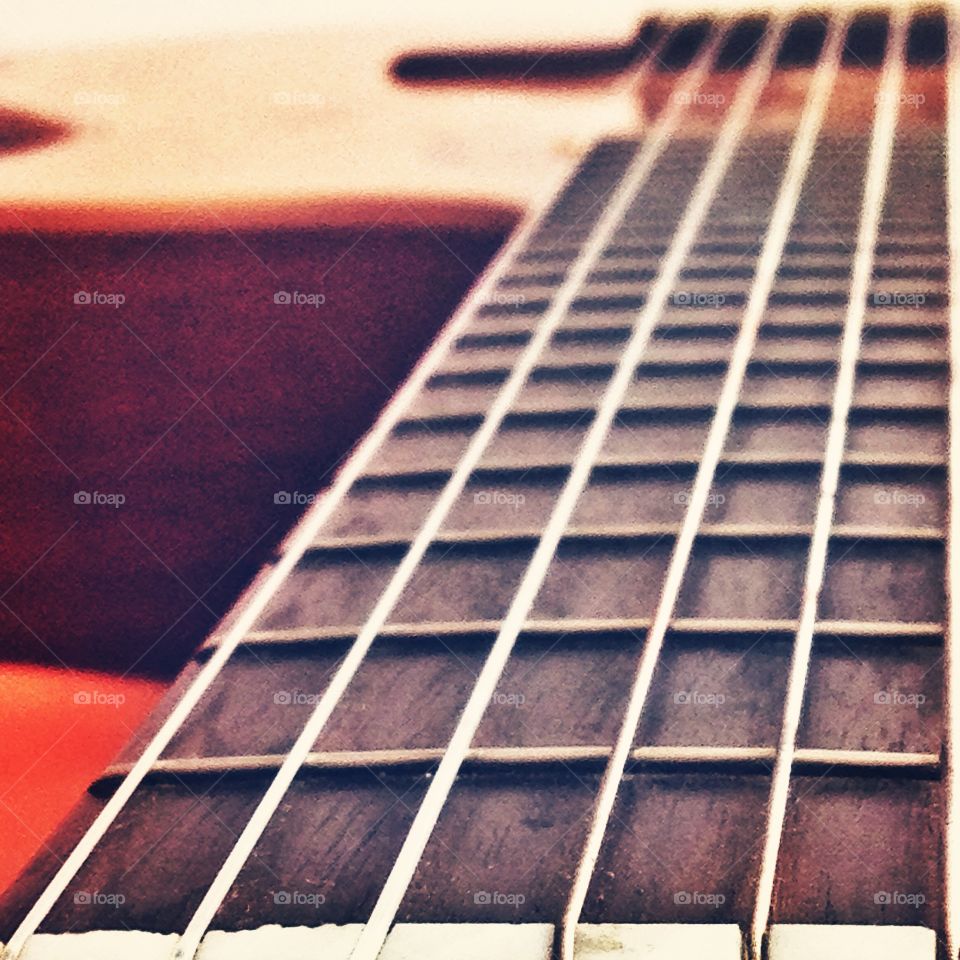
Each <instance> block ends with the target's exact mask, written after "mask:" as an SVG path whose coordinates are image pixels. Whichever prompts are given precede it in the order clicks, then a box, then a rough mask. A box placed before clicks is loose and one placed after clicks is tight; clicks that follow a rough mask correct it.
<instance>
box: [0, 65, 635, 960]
mask: <svg viewBox="0 0 960 960" xmlns="http://www.w3.org/2000/svg"><path fill="white" fill-rule="evenodd" d="M650 59H653V58H652V57H651V58H650ZM645 62H646V61H645ZM575 172H576V167H574V169H573V170H572V171H571V170H566V171H564V173H563V175H562V176H560V177H557V178H556V180H555V182H553V183H551V184H548V185H546V187H545V189H544V192H543V194H542V196H540V197H538V198H537V202H536V203H535V205H534V209H533V210H532V212H531V213H530V214H529V215H528V216H527V217H525V218H524V221H523V223H522V224H521V225H520V227H519V228H518V229H517V231H516V232H515V233H514V234H513V235H512V236H511V238H510V239H509V240H508V241H507V243H506V244H505V246H504V247H503V249H502V250H501V251H500V252H499V253H498V254H497V256H496V257H495V258H494V260H493V261H492V262H491V263H490V265H489V266H488V268H487V269H486V270H485V271H484V273H483V275H482V276H481V277H480V278H479V281H478V282H477V284H476V285H475V286H474V287H473V288H472V289H471V291H470V293H469V294H468V295H467V297H466V298H465V299H464V301H463V302H462V303H461V305H460V306H459V307H458V308H457V310H456V311H455V312H454V315H453V316H452V318H451V320H450V322H449V323H448V324H447V325H446V326H445V327H444V329H443V330H442V331H441V333H440V335H439V336H438V338H437V339H436V340H435V341H434V343H433V345H432V346H431V347H430V348H429V350H428V351H427V352H426V353H425V354H424V356H423V357H422V358H421V359H420V361H419V362H418V363H417V364H416V366H415V367H414V369H413V371H412V372H411V374H410V376H409V378H408V379H407V380H406V382H405V383H404V384H403V386H402V387H401V388H400V389H399V390H398V391H397V393H396V394H395V395H394V396H393V398H392V399H391V400H390V401H389V402H388V404H387V406H386V407H385V408H384V410H383V412H382V413H381V414H380V416H379V418H378V419H377V421H376V423H375V424H374V425H373V427H372V428H371V430H370V432H369V433H368V434H367V435H366V436H365V437H364V438H363V440H362V441H361V442H360V444H359V445H358V446H357V447H356V448H355V449H354V450H353V451H352V452H351V454H350V456H349V457H348V459H347V460H346V461H345V462H344V464H343V465H342V467H341V468H340V469H339V470H338V472H337V475H336V478H335V480H334V482H333V484H332V485H331V486H330V488H329V489H328V490H327V491H326V492H324V493H323V494H322V495H321V496H320V497H319V498H318V499H317V501H316V502H315V503H314V504H313V506H311V508H310V509H309V510H308V511H307V512H306V513H305V514H304V516H303V517H302V518H301V520H300V521H299V523H298V524H297V526H296V527H295V528H294V529H293V530H292V531H291V533H290V534H289V536H288V537H287V538H286V539H285V540H284V542H283V545H282V552H281V556H280V558H279V560H278V561H277V562H276V564H275V565H273V566H272V567H270V568H267V569H265V570H262V571H261V572H260V573H259V574H258V575H257V576H256V577H255V579H254V581H253V582H252V583H251V584H250V586H249V587H248V588H247V589H246V590H245V591H244V592H243V594H242V595H241V596H240V597H239V599H238V600H237V602H236V603H235V604H234V607H233V608H232V610H231V611H230V613H228V614H227V616H226V617H225V622H226V623H228V624H229V626H228V628H227V631H226V633H225V634H224V636H223V638H222V640H220V642H219V643H218V644H217V645H216V646H215V647H214V648H213V649H214V653H213V655H212V656H211V657H210V659H209V660H208V661H207V663H206V665H205V666H204V667H203V669H202V670H201V671H200V672H199V673H198V674H197V676H196V677H195V679H194V680H193V682H192V683H191V684H190V686H189V687H188V688H187V690H186V691H185V692H184V694H183V696H182V697H181V699H180V700H179V701H178V702H177V703H176V705H175V706H174V707H173V709H172V710H171V712H170V714H169V715H168V716H167V718H166V720H165V721H164V722H163V724H162V726H161V727H160V729H159V730H158V731H157V732H156V733H155V734H154V736H153V737H152V739H151V740H150V742H149V743H148V744H147V746H146V747H145V748H144V750H143V752H142V753H141V754H140V756H139V757H138V759H137V761H136V763H135V764H134V765H133V767H132V768H131V770H130V772H129V773H128V774H127V776H126V777H125V778H124V780H123V782H122V783H120V784H119V786H118V787H117V789H116V791H115V792H114V793H113V794H112V796H111V797H110V800H109V801H108V802H107V803H106V805H105V806H104V808H103V809H102V810H101V811H100V813H99V814H98V815H97V817H96V818H95V819H94V821H93V823H91V824H90V826H89V827H88V828H87V830H86V832H85V833H84V835H83V836H82V837H81V838H80V840H79V841H78V843H77V844H76V846H74V848H73V849H72V851H71V852H70V854H69V856H68V857H67V858H66V860H64V862H63V863H62V864H61V866H60V868H59V869H58V870H57V872H56V874H54V876H53V877H52V879H51V880H50V882H49V883H48V884H47V886H46V888H45V889H44V891H43V893H42V894H41V895H40V896H39V897H38V898H37V900H36V902H35V903H34V904H33V906H32V907H31V909H30V911H29V912H28V913H27V914H26V916H25V917H24V918H23V920H22V921H21V922H20V925H19V926H18V927H17V929H16V930H15V931H14V933H13V935H12V936H11V938H10V940H9V941H8V942H7V944H6V946H5V947H4V949H3V952H2V956H3V958H4V960H17V958H18V957H19V955H20V953H21V952H22V951H23V949H24V947H25V946H26V943H27V941H28V940H29V938H30V937H31V936H32V935H33V934H34V933H35V932H36V931H37V929H38V928H39V926H40V924H41V923H42V922H43V920H44V919H45V918H46V916H47V914H48V913H49V912H50V910H51V909H52V908H53V906H54V904H55V903H56V902H57V900H58V899H59V898H60V896H61V895H62V894H63V892H64V891H65V890H66V888H67V886H68V885H69V884H70V882H71V881H72V880H73V878H74V877H75V876H76V874H77V872H78V871H79V870H80V868H81V867H82V866H83V864H84V863H85V862H86V860H87V858H88V857H89V856H90V853H91V852H92V851H93V849H94V847H96V845H97V844H98V843H99V842H100V840H101V839H102V838H103V836H104V835H105V834H106V832H107V830H108V829H109V828H110V826H111V824H112V823H113V822H114V820H115V819H116V818H117V816H118V815H119V814H120V812H121V811H122V810H123V808H124V807H125V806H126V804H127V801H128V800H129V799H130V797H131V796H132V795H133V793H134V791H135V790H136V789H137V787H138V786H139V785H140V783H141V782H142V780H143V778H144V776H145V775H146V774H147V773H148V772H149V770H150V769H151V768H152V766H153V764H154V763H155V762H156V761H157V760H158V759H159V757H160V756H161V754H162V753H163V751H164V750H165V749H166V747H167V745H168V744H169V743H170V741H171V740H172V739H173V737H174V736H175V735H176V734H177V732H178V731H179V730H180V728H181V727H182V726H183V724H184V723H185V722H186V720H187V718H188V717H189V715H190V713H191V712H192V711H193V709H194V708H195V707H196V706H197V704H198V703H199V701H200V699H201V697H202V696H203V694H204V693H205V692H206V691H207V689H208V688H209V687H210V685H211V684H212V683H213V681H214V680H215V679H216V677H217V676H218V674H219V673H220V671H221V670H222V669H223V667H224V665H225V664H226V662H227V660H229V658H230V656H231V655H232V654H233V652H234V651H235V650H236V648H237V647H238V646H239V645H240V644H241V643H242V642H243V640H244V638H245V636H246V635H247V633H248V632H249V631H250V630H251V628H252V627H253V625H254V623H256V621H257V618H258V617H259V616H260V615H261V613H262V612H263V610H264V608H265V607H266V605H267V604H268V603H269V602H270V600H271V598H272V597H273V595H274V594H275V593H276V591H277V590H278V589H279V588H280V586H281V585H282V583H283V581H284V580H285V579H286V577H287V575H288V574H289V573H290V572H291V571H292V570H293V568H294V567H295V566H296V564H297V563H298V562H299V561H300V558H301V557H302V556H303V555H304V553H305V552H306V551H307V550H308V549H309V547H310V544H311V543H312V542H313V541H314V540H315V539H316V537H317V534H318V532H319V531H320V529H321V528H322V527H323V525H324V524H325V523H326V522H327V520H328V519H329V518H330V516H331V515H332V513H333V511H334V510H335V509H336V508H337V507H338V506H339V504H340V502H341V500H342V499H343V498H344V496H345V495H346V493H347V492H348V491H349V490H350V488H351V487H353V485H354V483H355V482H356V480H357V479H358V478H359V477H360V476H361V475H362V474H363V473H364V470H365V468H366V466H367V464H368V463H369V462H370V461H371V460H372V459H373V457H374V455H375V454H376V452H377V451H378V450H379V449H380V447H381V446H382V445H383V443H384V442H385V441H386V440H387V438H388V437H389V435H390V432H391V431H392V430H393V429H394V427H395V426H396V425H397V423H399V422H400V421H401V420H402V419H403V417H404V415H405V412H406V410H407V408H408V407H410V406H411V404H412V403H413V401H414V400H415V399H416V398H417V397H418V395H419V394H420V392H421V391H422V389H423V387H424V386H425V385H426V383H427V381H428V380H429V379H430V377H431V376H433V374H434V373H435V372H436V370H437V369H438V368H439V367H440V365H441V364H442V362H443V360H444V358H445V357H446V355H447V354H448V353H449V352H450V350H451V348H452V347H453V346H454V344H455V343H456V341H457V339H458V338H459V337H460V336H462V335H463V334H464V333H465V332H466V331H467V330H468V329H469V328H470V325H471V323H472V321H473V319H474V316H475V313H476V310H477V309H478V308H479V307H480V306H482V305H483V304H484V303H485V302H486V301H487V300H489V298H490V296H491V294H492V293H493V292H494V290H495V288H496V285H497V283H498V282H499V280H500V277H501V276H502V275H503V274H505V273H506V272H507V271H508V269H509V268H510V267H511V265H512V264H513V262H514V260H515V259H516V257H517V255H518V254H519V253H521V252H522V251H523V250H524V249H525V248H526V246H527V244H528V243H529V241H530V239H531V238H532V237H533V236H534V234H535V233H536V231H537V229H538V228H539V226H540V224H541V222H542V221H543V220H544V218H545V217H546V216H547V215H548V214H549V212H550V211H551V210H552V208H553V205H554V203H555V201H556V198H557V196H558V195H559V194H560V192H561V191H562V189H563V188H564V186H565V185H567V184H568V183H569V182H570V181H571V178H572V176H573V175H574V174H575Z"/></svg>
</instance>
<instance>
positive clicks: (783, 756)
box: [749, 11, 908, 960]
mask: <svg viewBox="0 0 960 960" xmlns="http://www.w3.org/2000/svg"><path fill="white" fill-rule="evenodd" d="M907 26H908V18H907V16H906V14H905V13H904V12H903V11H898V12H896V13H895V14H894V15H893V17H892V22H891V26H890V32H889V35H888V39H887V50H886V57H885V60H884V65H883V72H882V75H881V78H880V83H879V87H878V89H877V94H876V106H875V109H874V119H873V129H872V132H871V137H870V148H869V156H868V160H867V170H866V179H865V183H864V187H863V201H862V207H861V212H860V223H859V229H858V236H857V247H856V252H855V254H854V262H853V273H852V276H851V280H850V290H849V299H848V301H847V311H846V317H845V319H844V330H843V339H842V342H841V346H840V366H839V369H838V371H837V381H836V385H835V387H834V399H833V412H832V414H831V418H830V426H829V428H828V433H827V442H826V449H825V456H824V463H823V471H822V473H821V477H820V492H819V497H818V502H817V512H816V519H815V521H814V527H813V536H812V537H811V540H810V550H809V554H808V559H807V567H806V572H805V576H804V584H803V594H802V598H801V604H800V618H799V623H798V627H797V635H796V638H795V641H794V649H793V656H792V659H791V663H790V671H789V678H788V681H787V695H786V699H785V702H784V708H783V719H782V722H781V728H780V743H779V747H778V749H777V759H776V761H775V763H774V768H773V778H772V783H771V788H770V799H769V803H768V809H767V819H766V827H767V828H766V836H765V841H764V846H763V853H762V859H761V867H760V873H759V877H758V880H757V894H756V901H755V904H754V910H753V916H752V918H751V923H750V943H749V947H750V951H751V957H752V958H753V960H760V958H761V950H762V946H763V938H764V936H765V933H766V930H767V925H768V922H769V919H770V909H771V904H772V900H773V884H774V880H775V877H776V869H777V859H778V856H779V851H780V841H781V837H782V835H783V824H784V819H785V816H786V807H787V798H788V795H789V791H790V774H791V769H792V766H793V757H794V753H795V751H796V740H797V730H798V728H799V725H800V717H801V711H802V709H803V696H804V689H805V687H806V681H807V673H808V670H809V665H810V656H811V652H812V648H813V635H814V627H815V624H816V618H817V607H818V604H819V599H820V592H821V589H822V587H823V583H824V577H825V574H826V566H827V552H828V548H829V544H830V531H831V527H832V525H833V514H834V509H835V501H836V495H837V487H838V485H839V481H840V468H841V465H842V463H843V454H844V448H845V446H846V438H847V425H848V420H849V415H850V407H851V405H852V403H853V391H854V385H855V382H856V374H857V361H858V358H859V355H860V340H861V337H862V334H863V325H864V319H865V316H866V310H867V295H868V292H869V289H870V283H871V280H872V275H873V260H874V250H875V247H876V242H877V236H878V231H879V227H880V217H881V213H882V210H883V203H884V198H885V196H886V191H887V182H888V179H889V173H890V165H891V159H892V155H893V146H894V137H895V134H896V129H897V114H898V104H899V102H900V91H901V86H902V82H903V73H904V54H905V48H906V36H907Z"/></svg>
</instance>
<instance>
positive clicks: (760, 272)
mask: <svg viewBox="0 0 960 960" xmlns="http://www.w3.org/2000/svg"><path fill="white" fill-rule="evenodd" d="M845 34H846V19H845V18H841V17H838V18H837V19H835V20H833V21H832V22H831V26H830V33H829V35H828V36H827V38H826V42H825V44H824V48H823V53H822V55H821V58H820V63H819V64H818V66H817V70H816V72H815V74H814V76H813V79H812V80H811V81H810V88H809V91H808V95H807V102H806V105H805V107H804V110H803V114H802V116H801V119H800V125H799V127H798V129H797V134H796V137H795V138H794V141H793V145H792V147H791V152H790V157H789V160H788V163H787V168H786V170H785V171H784V177H783V182H782V184H781V186H780V190H779V191H778V195H777V199H776V202H775V206H774V209H773V212H772V215H771V219H770V224H769V227H768V229H767V235H766V237H765V239H764V243H763V248H762V251H761V254H760V258H759V261H758V264H757V272H756V274H755V276H754V280H753V284H752V286H751V290H750V296H749V299H748V301H747V306H746V309H745V311H744V315H743V319H742V322H741V328H740V333H739V334H738V336H737V341H736V343H735V345H734V348H733V352H732V354H731V358H730V366H729V368H728V371H727V375H726V378H725V380H724V383H723V388H722V390H721V393H720V398H719V401H718V403H717V410H716V414H715V416H714V418H713V422H712V423H711V425H710V432H709V435H708V437H707V440H706V443H705V445H704V451H703V457H702V460H701V462H700V466H699V467H698V469H697V474H696V478H695V480H694V484H693V489H692V491H691V494H690V502H689V504H688V506H687V511H686V514H685V515H684V518H683V525H682V527H681V529H680V534H679V536H678V538H677V541H676V544H675V546H674V550H673V554H672V556H671V558H670V565H669V567H668V570H667V575H666V578H665V580H664V585H663V589H662V592H661V594H660V600H659V603H658V605H657V611H656V614H655V616H654V620H653V625H652V626H651V629H650V632H649V633H648V634H647V637H646V640H645V642H644V645H643V653H642V655H641V657H640V661H639V663H638V665H637V672H636V676H635V678H634V681H633V686H632V688H631V691H630V698H629V700H628V701H627V706H626V709H625V711H624V716H623V721H622V723H621V726H620V730H619V734H618V736H617V740H616V744H615V746H614V749H613V753H612V755H611V757H610V762H609V764H608V766H607V768H606V771H605V772H604V776H603V780H602V782H601V786H600V792H599V794H598V797H597V802H596V806H595V808H594V813H593V819H592V821H591V824H590V831H589V833H588V835H587V840H586V842H585V844H584V848H583V852H582V854H581V857H580V862H579V863H578V864H577V872H576V876H575V878H574V883H573V887H572V889H571V892H570V898H569V900H568V902H567V907H566V909H565V910H564V914H563V924H562V928H561V941H560V956H561V958H562V960H573V955H574V948H575V942H576V930H577V924H578V922H579V920H580V914H581V912H582V910H583V904H584V902H585V900H586V898H587V892H588V890H589V887H590V881H591V878H592V877H593V872H594V869H595V867H596V863H597V859H598V858H599V856H600V850H601V847H602V845H603V838H604V835H605V833H606V830H607V824H608V822H609V820H610V815H611V813H612V812H613V807H614V804H615V803H616V799H617V792H618V790H619V788H620V782H621V780H622V778H623V772H624V769H625V767H626V765H627V760H628V759H629V756H630V748H631V746H632V745H633V740H634V737H635V736H636V731H637V726H638V724H639V723H640V716H641V714H642V712H643V707H644V704H645V703H646V699H647V694H648V692H649V690H650V685H651V683H652V682H653V675H654V673H655V671H656V669H657V663H658V662H659V659H660V652H661V650H662V648H663V643H664V639H665V637H666V633H667V629H668V628H669V626H670V622H671V620H672V618H673V612H674V608H675V606H676V603H677V598H678V596H679V594H680V588H681V586H682V584H683V580H684V577H685V575H686V572H687V567H688V566H689V562H690V556H691V554H692V552H693V544H694V541H695V539H696V537H697V532H698V530H699V529H700V526H701V523H702V521H703V515H704V511H705V510H706V506H707V498H708V496H709V494H710V488H711V487H712V486H713V482H714V476H715V473H716V469H717V464H718V463H719V462H720V457H721V455H722V453H723V448H724V444H725V442H726V438H727V434H728V432H729V430H730V424H731V423H732V421H733V415H734V411H735V410H736V407H737V403H738V400H739V398H740V394H741V392H742V390H743V383H744V380H745V379H746V373H747V366H748V364H749V362H750V358H751V356H752V354H753V350H754V346H755V344H756V340H757V332H758V330H759V329H760V324H761V322H762V320H763V316H764V312H765V310H766V306H767V299H768V297H769V295H770V291H771V290H772V289H773V284H774V282H775V280H776V276H777V268H778V266H779V264H780V259H781V257H782V254H783V248H784V246H785V244H786V242H787V238H788V236H789V231H790V225H791V223H792V222H793V218H794V214H795V211H796V207H797V203H798V202H799V199H800V192H801V189H802V187H803V184H804V181H805V180H806V175H807V171H808V170H809V167H810V161H811V159H812V157H813V152H814V147H815V146H816V143H817V139H818V137H819V134H820V129H821V127H822V125H823V120H824V117H825V116H826V111H827V104H828V100H829V96H830V93H831V91H832V89H833V87H834V83H835V80H836V76H837V71H838V70H839V66H840V54H841V51H842V48H843V39H844V36H845Z"/></svg>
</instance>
